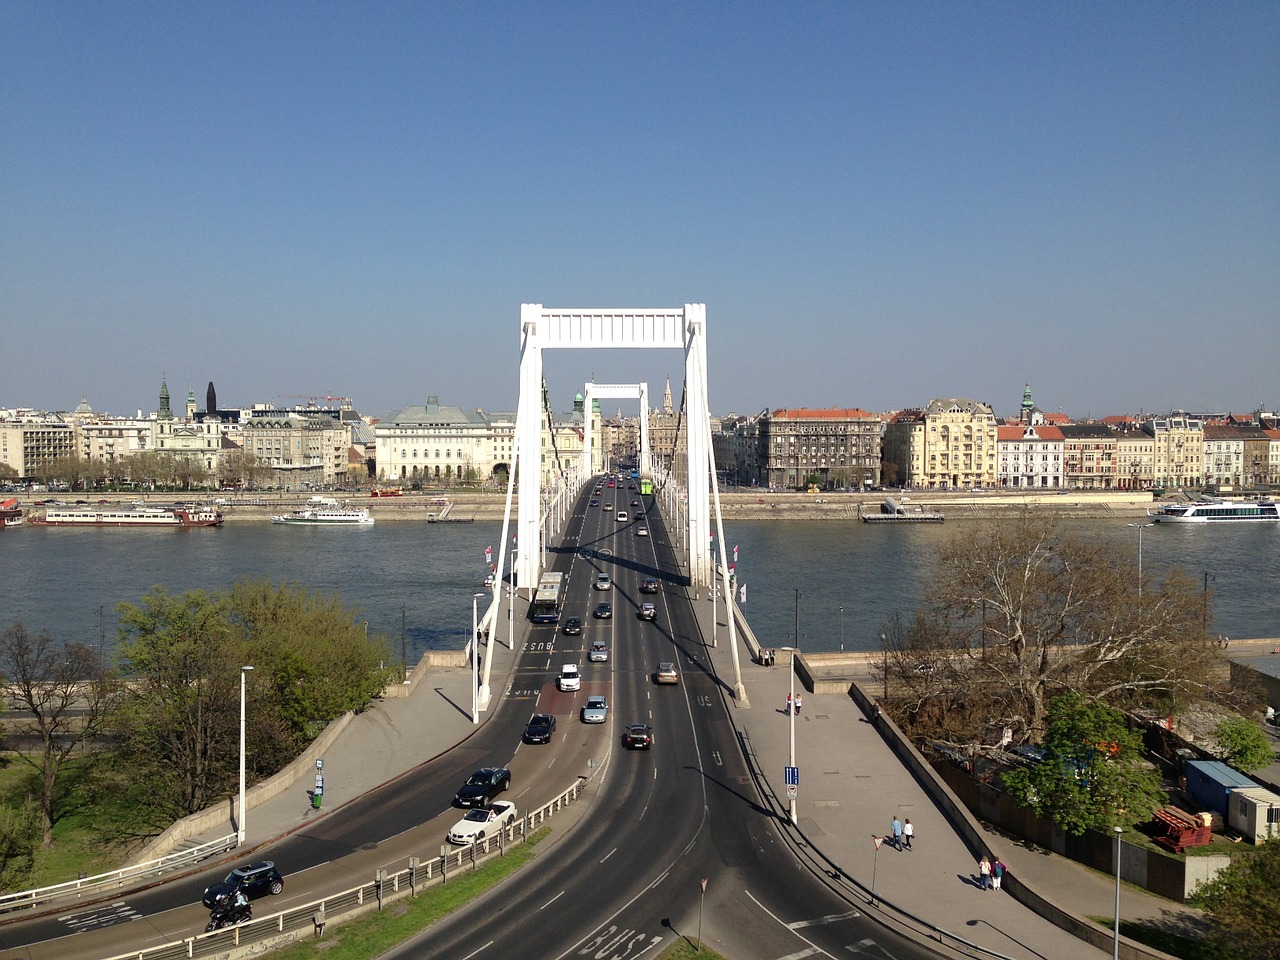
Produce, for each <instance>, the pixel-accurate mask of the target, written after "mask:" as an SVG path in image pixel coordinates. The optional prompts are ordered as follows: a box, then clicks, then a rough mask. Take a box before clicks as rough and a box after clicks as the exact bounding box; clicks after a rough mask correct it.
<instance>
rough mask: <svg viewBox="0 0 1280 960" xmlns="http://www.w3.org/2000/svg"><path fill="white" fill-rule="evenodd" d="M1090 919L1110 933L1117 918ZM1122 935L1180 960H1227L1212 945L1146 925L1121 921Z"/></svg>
mask: <svg viewBox="0 0 1280 960" xmlns="http://www.w3.org/2000/svg"><path fill="white" fill-rule="evenodd" d="M1089 919H1090V920H1092V921H1093V922H1094V923H1096V924H1098V925H1099V926H1101V927H1106V928H1107V930H1108V931H1109V930H1111V929H1113V924H1114V923H1115V917H1090V918H1089ZM1120 935H1121V936H1124V937H1128V938H1129V939H1130V940H1133V941H1134V942H1135V943H1141V944H1143V945H1145V946H1148V947H1154V948H1155V949H1157V950H1160V951H1163V952H1164V953H1167V954H1169V956H1171V957H1179V958H1180V960H1225V954H1223V953H1222V952H1221V951H1220V950H1219V949H1218V948H1217V947H1216V946H1215V945H1214V944H1212V943H1209V942H1207V941H1205V940H1197V939H1192V938H1191V937H1183V936H1179V935H1178V934H1176V933H1170V932H1169V931H1168V930H1162V929H1160V928H1158V927H1152V926H1148V925H1147V924H1145V923H1137V922H1135V921H1131V920H1121V921H1120Z"/></svg>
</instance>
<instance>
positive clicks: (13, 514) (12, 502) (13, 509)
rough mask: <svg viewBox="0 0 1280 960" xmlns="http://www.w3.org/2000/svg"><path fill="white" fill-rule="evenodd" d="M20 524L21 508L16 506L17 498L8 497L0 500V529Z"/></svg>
mask: <svg viewBox="0 0 1280 960" xmlns="http://www.w3.org/2000/svg"><path fill="white" fill-rule="evenodd" d="M20 523H22V508H21V507H20V506H18V498H17V497H10V498H9V499H8V500H0V529H3V528H5V527H16V526H18V525H19V524H20Z"/></svg>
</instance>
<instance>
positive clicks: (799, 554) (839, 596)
mask: <svg viewBox="0 0 1280 960" xmlns="http://www.w3.org/2000/svg"><path fill="white" fill-rule="evenodd" d="M1069 526H1070V528H1072V529H1076V530H1079V531H1080V532H1081V533H1083V534H1085V535H1087V536H1090V537H1105V538H1109V539H1112V540H1114V541H1115V542H1117V543H1119V544H1120V545H1122V546H1123V547H1124V548H1125V549H1130V550H1132V551H1133V552H1134V554H1135V555H1136V553H1137V548H1138V531H1137V530H1136V529H1134V528H1132V527H1129V526H1128V525H1127V523H1126V521H1124V520H1113V521H1105V520H1090V521H1073V522H1071V523H1070V524H1069ZM979 528H980V524H979V522H977V521H960V522H948V523H946V524H937V525H928V524H921V525H916V524H905V525H901V526H893V525H885V524H878V525H873V524H862V523H858V522H856V521H828V520H823V521H744V522H737V523H735V524H733V525H732V526H731V527H729V528H728V529H727V530H726V533H725V537H726V540H727V544H726V546H727V549H728V551H729V553H730V554H732V551H733V548H734V546H735V545H736V546H737V549H738V563H737V574H738V577H739V581H740V582H741V583H745V584H746V587H747V600H746V603H745V604H744V605H743V612H744V613H745V614H746V616H747V618H748V620H749V621H750V623H751V626H752V629H753V630H754V631H755V632H756V635H757V636H758V637H759V639H760V641H761V642H762V643H765V644H769V645H776V646H783V645H785V644H789V643H791V642H792V638H793V637H794V636H795V624H796V619H797V618H796V613H797V607H798V612H799V623H800V640H801V646H802V647H803V648H804V649H806V650H811V651H823V650H839V649H840V647H841V643H842V642H843V645H844V647H845V649H848V650H872V649H877V648H878V643H879V636H880V632H881V627H882V624H883V623H884V621H885V620H886V618H888V617H891V616H893V615H894V614H895V613H897V612H900V613H902V615H903V616H904V617H906V616H908V615H909V614H910V612H911V610H912V609H913V608H914V606H915V604H916V603H917V602H918V600H919V598H920V596H921V593H922V591H923V590H924V588H925V587H926V585H927V584H928V581H929V578H930V576H931V571H932V562H933V558H934V556H935V555H936V552H937V549H938V547H939V546H940V545H941V544H943V543H944V542H946V541H947V540H949V539H950V538H952V537H955V536H966V535H968V536H972V535H973V534H974V533H976V532H977V531H978V530H979ZM500 536H501V525H500V524H498V523H485V522H476V523H468V524H427V523H417V522H401V523H384V524H377V525H375V526H373V527H365V528H351V527H346V528H319V527H296V526H280V525H273V524H270V523H266V522H264V523H262V524H260V525H259V524H228V525H226V526H224V527H221V528H217V529H197V530H159V529H154V530H147V529H135V530H122V529H119V528H107V529H97V530H68V529H56V528H48V527H36V526H31V525H24V526H21V527H17V528H10V529H8V530H5V531H3V532H0V562H2V563H3V571H4V573H3V575H4V589H3V593H2V594H0V596H3V601H2V602H0V627H7V626H9V625H10V624H12V623H14V622H15V621H22V622H23V623H25V624H26V626H27V627H28V629H30V630H32V631H40V630H48V631H49V632H50V633H52V634H53V635H54V636H55V637H58V638H66V639H76V640H83V641H84V642H86V643H90V644H93V645H95V646H96V645H97V644H98V643H99V642H100V641H101V642H103V643H105V647H106V650H107V651H110V650H111V649H112V648H113V646H114V640H115V632H116V625H117V615H116V612H115V606H116V604H118V603H120V602H131V603H136V602H137V601H138V600H139V599H140V598H141V597H142V596H143V595H144V594H146V592H147V591H148V590H149V589H150V588H151V587H152V586H153V585H155V584H160V585H162V586H163V587H164V588H165V589H166V590H167V591H169V592H170V593H181V592H184V591H187V590H197V589H202V590H206V591H219V590H225V589H227V588H229V587H230V586H231V585H232V583H234V582H235V581H236V580H237V579H239V578H245V577H250V578H267V579H269V580H271V581H272V582H274V583H277V584H279V583H296V584H299V585H302V586H304V587H306V588H308V589H310V590H313V591H317V592H321V593H330V592H335V591H336V592H337V593H338V594H339V595H340V597H341V599H342V601H343V603H344V604H346V605H347V606H348V607H351V608H353V609H355V610H357V611H358V613H357V619H358V620H361V621H363V620H368V622H369V629H370V632H371V633H381V634H383V635H385V636H387V637H388V638H389V639H390V640H391V641H392V644H391V646H392V650H393V655H394V656H395V657H396V659H398V658H399V652H400V642H401V638H402V636H403V637H404V640H405V643H406V646H407V647H408V650H409V659H410V662H413V661H415V660H416V659H417V656H418V655H419V654H420V653H421V652H422V651H423V650H425V649H456V648H460V647H461V646H462V644H463V643H464V642H465V640H466V636H467V633H468V631H469V629H470V624H471V595H472V594H473V593H474V592H476V591H477V590H480V589H482V588H481V582H482V580H483V578H484V574H485V572H486V568H485V560H484V551H485V547H487V546H490V545H492V546H493V547H494V553H495V556H496V553H497V547H498V540H499V538H500ZM1142 540H1143V558H1142V559H1143V567H1144V570H1145V572H1146V573H1147V575H1148V576H1149V577H1159V576H1160V575H1161V574H1162V573H1163V572H1165V571H1167V570H1169V569H1170V568H1171V567H1175V566H1176V567H1181V568H1183V569H1184V570H1185V571H1186V572H1187V573H1188V575H1190V576H1191V577H1192V578H1193V579H1194V580H1195V581H1196V582H1197V583H1198V584H1201V585H1203V584H1204V583H1205V582H1206V577H1207V578H1208V580H1207V583H1208V589H1209V590H1210V592H1211V593H1212V595H1213V607H1212V620H1211V623H1210V629H1211V630H1212V631H1213V632H1216V633H1221V634H1226V635H1227V636H1229V637H1242V638H1243V637H1275V636H1280V583H1278V582H1277V581H1278V580H1280V526H1278V525H1275V524H1271V525H1266V524H1258V525H1253V524H1241V525H1233V526H1231V527H1214V528H1213V529H1206V528H1205V527H1204V526H1198V525H1195V526H1193V525H1181V526H1179V525H1168V524H1165V525H1157V526H1154V527H1150V528H1146V529H1145V530H1144V531H1143V538H1142ZM797 590H799V591H800V597H799V602H798V604H797V599H796V591H797ZM841 608H843V614H841ZM402 628H403V634H402Z"/></svg>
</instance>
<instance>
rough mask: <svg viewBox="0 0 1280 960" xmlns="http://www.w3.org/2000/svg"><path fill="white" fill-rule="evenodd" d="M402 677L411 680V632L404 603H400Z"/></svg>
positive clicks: (404, 679)
mask: <svg viewBox="0 0 1280 960" xmlns="http://www.w3.org/2000/svg"><path fill="white" fill-rule="evenodd" d="M400 667H401V675H400V679H401V680H402V681H403V682H405V683H408V682H409V633H408V631H407V630H406V629H405V612H404V604H403V603H402V604H400Z"/></svg>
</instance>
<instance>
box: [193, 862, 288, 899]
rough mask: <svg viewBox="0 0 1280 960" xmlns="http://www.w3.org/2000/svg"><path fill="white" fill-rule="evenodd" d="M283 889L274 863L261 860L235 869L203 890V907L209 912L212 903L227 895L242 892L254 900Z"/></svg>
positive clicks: (282, 879)
mask: <svg viewBox="0 0 1280 960" xmlns="http://www.w3.org/2000/svg"><path fill="white" fill-rule="evenodd" d="M283 889H284V877H282V876H280V871H279V870H277V869H276V865H275V863H274V861H271V860H262V861H259V862H258V863H247V864H245V865H244V866H243V867H236V868H235V869H234V870H232V871H231V872H230V873H228V874H227V876H226V879H225V880H222V881H221V882H220V883H215V884H213V885H212V886H209V887H205V889H204V901H203V902H204V905H205V906H206V907H208V908H209V909H210V910H212V909H213V905H214V903H216V902H217V901H218V900H219V899H221V898H222V897H223V896H225V895H226V894H228V893H235V892H236V891H237V890H243V891H244V894H245V896H246V897H248V898H249V899H250V900H256V899H257V898H258V897H261V896H265V895H266V894H268V893H271V894H276V893H279V892H280V891H281V890H283Z"/></svg>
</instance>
